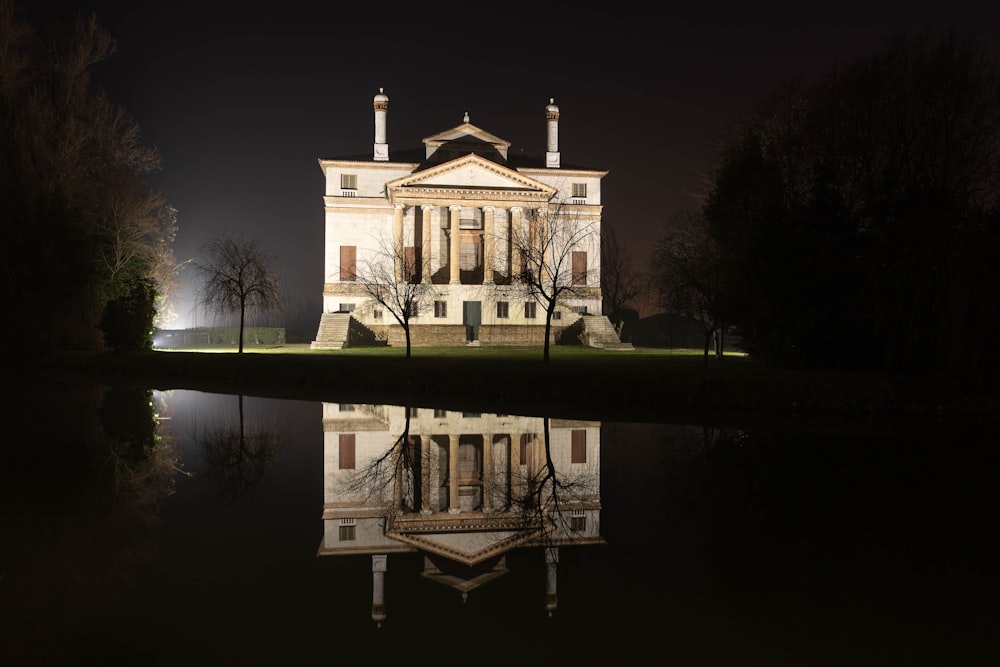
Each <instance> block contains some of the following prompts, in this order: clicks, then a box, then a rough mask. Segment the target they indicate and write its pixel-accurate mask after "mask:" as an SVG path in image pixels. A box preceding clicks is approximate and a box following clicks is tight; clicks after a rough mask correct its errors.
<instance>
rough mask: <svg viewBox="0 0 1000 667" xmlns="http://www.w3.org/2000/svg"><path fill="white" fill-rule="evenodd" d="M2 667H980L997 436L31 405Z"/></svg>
mask: <svg viewBox="0 0 1000 667" xmlns="http://www.w3.org/2000/svg"><path fill="white" fill-rule="evenodd" d="M6 407H7V411H8V412H9V414H8V417H7V419H6V422H7V423H8V426H9V431H8V436H7V437H6V438H5V443H4V445H3V450H2V451H3V459H2V467H3V471H2V477H0V481H2V484H3V490H2V495H0V500H2V504H0V521H2V524H0V527H2V531H3V532H2V534H0V648H2V651H0V664H3V665H19V664H60V665H61V664H94V665H109V664H123V665H179V664H180V665H191V664H196V665H200V664H210V665H299V664H303V665H305V664H317V661H321V662H322V663H324V664H358V663H363V664H389V663H394V662H397V661H399V660H416V661H418V662H425V661H434V662H439V663H442V664H454V663H457V662H463V663H467V664H470V665H484V664H489V665H492V664H544V665H552V664H567V665H577V664H578V665H590V664H607V663H611V662H617V663H619V664H629V665H631V664H675V665H810V666H815V665H959V664H961V665H979V664H982V665H989V664H998V661H1000V632H998V621H1000V611H998V603H1000V597H998V593H1000V577H998V565H997V563H998V561H997V556H998V549H997V547H996V546H995V545H994V539H993V538H994V537H995V531H996V526H995V524H996V519H997V516H998V515H997V510H998V505H1000V503H998V499H997V491H996V489H997V486H996V483H997V481H998V476H1000V474H998V462H1000V454H998V451H997V448H996V429H995V425H990V424H972V423H962V424H954V423H948V424H944V423H937V422H935V423H919V424H917V423H914V424H910V425H906V426H898V425H897V426H893V427H891V428H890V427H886V426H884V425H874V424H873V425H871V427H870V428H868V427H866V428H858V425H857V424H854V425H852V427H851V429H850V430H847V429H844V428H838V424H835V423H834V424H825V425H824V427H823V428H822V429H818V428H808V429H803V428H791V426H793V424H790V423H776V424H773V425H770V426H768V427H767V428H762V427H760V426H755V427H754V428H753V429H749V430H746V429H738V428H733V427H731V426H729V427H726V428H718V427H714V426H713V425H711V424H698V425H673V424H652V423H649V424H647V423H607V422H603V423H602V422H600V421H582V420H572V421H567V420H559V419H545V418H543V417H538V416H517V415H494V414H486V413H456V412H449V411H447V410H435V409H433V408H426V407H420V408H407V407H404V406H391V405H368V404H341V403H338V404H324V403H314V402H303V401H283V400H277V399H262V398H254V397H239V396H235V395H218V394H205V393H199V392H193V391H180V390H175V391H168V392H135V391H133V390H114V391H104V390H102V391H97V390H94V389H93V388H88V387H56V388H53V387H39V388H31V389H30V390H25V391H24V392H22V393H21V394H18V395H17V396H15V397H14V398H12V399H11V401H10V402H9V403H8V405H7V406H6Z"/></svg>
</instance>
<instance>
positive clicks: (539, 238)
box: [535, 208, 555, 293]
mask: <svg viewBox="0 0 1000 667" xmlns="http://www.w3.org/2000/svg"><path fill="white" fill-rule="evenodd" d="M550 240H551V239H550V238H549V212H548V211H547V210H546V209H544V208H540V209H538V228H537V235H536V236H535V242H536V243H538V244H539V245H538V249H539V253H540V254H539V259H540V260H541V271H540V273H541V275H540V276H539V280H541V281H542V285H545V284H547V283H548V281H549V274H550V272H551V269H552V267H551V266H549V263H548V259H549V258H548V255H549V254H550V253H552V252H554V250H555V249H554V248H552V244H551V243H550ZM552 259H553V261H555V258H554V257H553V258H552ZM553 293H554V291H553Z"/></svg>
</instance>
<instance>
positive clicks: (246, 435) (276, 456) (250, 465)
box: [197, 394, 284, 501]
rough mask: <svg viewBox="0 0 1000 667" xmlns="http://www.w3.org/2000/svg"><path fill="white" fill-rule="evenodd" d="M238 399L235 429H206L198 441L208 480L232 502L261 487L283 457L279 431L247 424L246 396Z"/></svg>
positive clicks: (232, 427) (224, 427)
mask: <svg viewBox="0 0 1000 667" xmlns="http://www.w3.org/2000/svg"><path fill="white" fill-rule="evenodd" d="M238 398H239V421H238V423H237V424H236V426H235V427H234V426H231V425H229V424H221V425H218V426H214V427H210V428H206V429H204V430H203V431H202V432H201V433H199V435H198V437H197V441H198V444H199V446H200V447H201V451H202V457H203V458H204V460H205V464H206V466H207V467H208V479H209V480H211V481H212V483H213V484H214V485H215V486H216V488H217V489H218V490H219V492H220V493H221V494H222V495H223V496H224V497H225V498H226V499H227V500H230V501H235V500H236V499H238V498H239V497H240V496H242V495H244V494H246V493H248V492H250V491H252V490H253V489H254V488H256V487H257V486H258V485H260V484H261V482H262V481H263V480H264V479H265V478H266V477H267V475H268V473H269V472H270V471H271V470H272V469H273V468H274V467H275V466H276V465H277V464H278V462H279V461H280V460H281V457H282V455H283V453H284V443H283V441H282V438H281V433H280V432H279V431H278V429H277V428H276V427H274V426H269V425H267V424H262V423H250V424H248V423H247V417H246V415H245V414H244V405H243V402H244V401H243V395H242V394H240V395H239V397H238Z"/></svg>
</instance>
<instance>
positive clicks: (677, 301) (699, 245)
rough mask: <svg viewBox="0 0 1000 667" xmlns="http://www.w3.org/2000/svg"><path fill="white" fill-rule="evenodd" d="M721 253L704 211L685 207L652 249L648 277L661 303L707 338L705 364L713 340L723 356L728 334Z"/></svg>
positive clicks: (716, 348)
mask: <svg viewBox="0 0 1000 667" xmlns="http://www.w3.org/2000/svg"><path fill="white" fill-rule="evenodd" d="M721 270H722V269H721V267H720V265H719V249H718V246H717V244H716V243H715V240H714V239H713V238H712V237H711V234H710V232H709V229H708V223H707V222H706V221H705V218H704V216H703V215H702V214H701V212H700V211H697V210H690V209H685V210H682V211H680V212H678V213H677V214H675V215H674V216H672V217H671V219H670V220H669V221H668V222H667V224H666V225H665V226H664V228H663V231H662V233H661V235H660V238H659V239H658V240H657V241H656V244H655V245H654V246H653V253H652V255H651V257H650V267H649V275H650V280H651V283H652V284H651V287H652V290H653V292H654V294H655V295H656V301H657V304H658V305H659V306H660V307H661V308H663V309H664V310H665V311H666V312H669V313H674V314H676V315H681V316H683V317H686V318H688V319H691V320H693V321H694V322H695V323H697V325H698V328H699V329H700V330H701V333H702V335H703V336H704V339H705V346H704V350H705V354H704V359H705V363H706V364H708V353H709V348H710V347H711V343H712V340H713V338H714V339H715V353H716V356H719V357H721V356H722V346H723V337H722V334H723V333H724V331H725V324H724V322H725V315H724V304H723V303H722V298H723V293H722V288H721V285H720V283H721Z"/></svg>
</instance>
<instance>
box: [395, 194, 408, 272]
mask: <svg viewBox="0 0 1000 667" xmlns="http://www.w3.org/2000/svg"><path fill="white" fill-rule="evenodd" d="M405 209H406V206H405V205H403V204H396V205H395V206H393V209H392V257H393V273H394V274H395V276H396V280H398V281H400V282H402V281H403V279H404V276H403V260H404V256H403V212H404V211H405Z"/></svg>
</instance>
